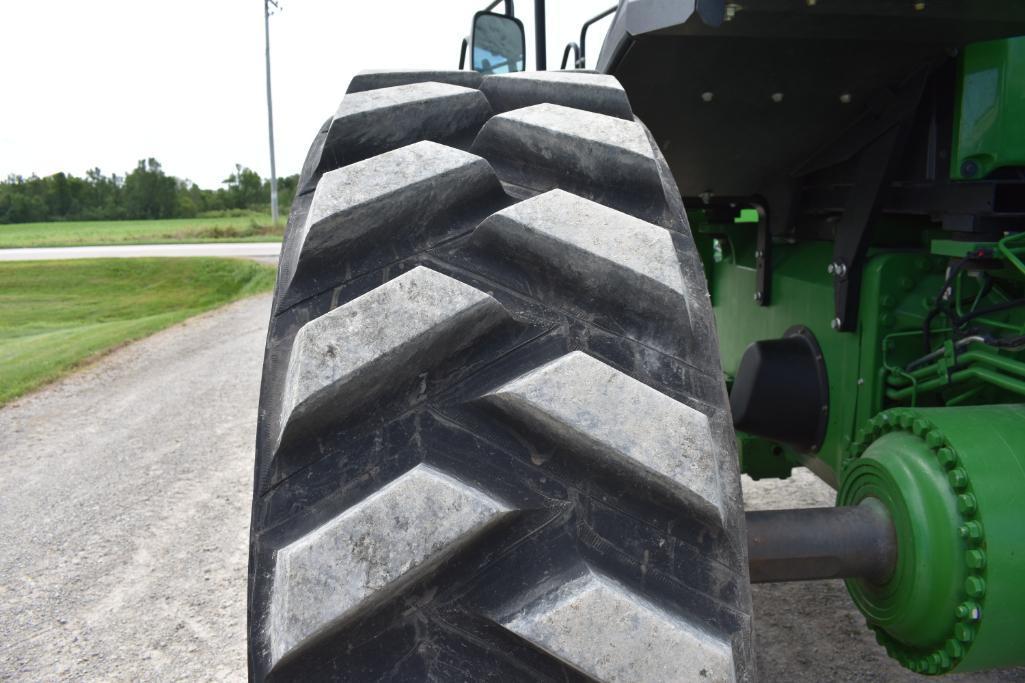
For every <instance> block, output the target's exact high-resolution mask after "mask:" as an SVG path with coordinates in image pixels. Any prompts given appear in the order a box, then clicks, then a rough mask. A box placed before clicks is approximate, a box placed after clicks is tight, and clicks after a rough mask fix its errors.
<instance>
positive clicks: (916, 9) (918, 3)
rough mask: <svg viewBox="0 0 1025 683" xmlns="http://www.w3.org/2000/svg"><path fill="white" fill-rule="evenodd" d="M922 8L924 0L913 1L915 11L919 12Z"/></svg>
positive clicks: (923, 7)
mask: <svg viewBox="0 0 1025 683" xmlns="http://www.w3.org/2000/svg"><path fill="white" fill-rule="evenodd" d="M924 9H925V3H924V2H916V3H915V11H916V12H921V11H922V10H924Z"/></svg>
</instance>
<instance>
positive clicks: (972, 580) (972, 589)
mask: <svg viewBox="0 0 1025 683" xmlns="http://www.w3.org/2000/svg"><path fill="white" fill-rule="evenodd" d="M964 590H965V593H968V595H970V596H971V597H973V598H981V597H982V596H983V595H985V594H986V581H985V580H984V579H983V578H982V577H981V576H969V577H968V578H967V579H965V580H964Z"/></svg>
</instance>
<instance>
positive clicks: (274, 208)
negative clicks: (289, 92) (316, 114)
mask: <svg viewBox="0 0 1025 683" xmlns="http://www.w3.org/2000/svg"><path fill="white" fill-rule="evenodd" d="M271 5H274V8H275V9H281V8H280V7H278V3H277V2H276V0H263V32H264V37H265V38H266V41H267V52H266V54H267V132H268V136H269V137H270V215H271V220H272V221H273V223H274V225H277V224H278V174H277V171H276V170H275V168H274V108H273V107H272V106H271V96H270V13H271V9H270V6H271Z"/></svg>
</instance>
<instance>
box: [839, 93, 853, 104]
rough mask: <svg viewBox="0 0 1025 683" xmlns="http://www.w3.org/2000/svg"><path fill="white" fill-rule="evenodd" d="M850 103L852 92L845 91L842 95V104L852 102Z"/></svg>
mask: <svg viewBox="0 0 1025 683" xmlns="http://www.w3.org/2000/svg"><path fill="white" fill-rule="evenodd" d="M850 103H851V94H850V93H849V92H845V93H844V94H842V95H840V104H850Z"/></svg>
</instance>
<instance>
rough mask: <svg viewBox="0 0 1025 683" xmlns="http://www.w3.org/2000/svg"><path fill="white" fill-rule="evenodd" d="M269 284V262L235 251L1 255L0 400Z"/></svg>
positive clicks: (270, 275)
mask: <svg viewBox="0 0 1025 683" xmlns="http://www.w3.org/2000/svg"><path fill="white" fill-rule="evenodd" d="M273 284H274V269H273V268H271V267H269V266H264V265H261V264H258V263H254V262H252V261H242V260H236V259H215V258H188V259H173V258H171V259H95V260H92V259H90V260H82V261H25V262H12V263H0V405H2V404H4V403H6V402H7V401H10V400H11V399H14V398H16V397H18V396H21V395H22V394H24V393H25V392H27V391H30V390H31V389H34V388H36V387H38V386H40V385H42V384H44V383H46V382H50V381H52V380H54V379H56V378H58V377H60V376H61V375H64V374H66V373H67V372H69V371H70V370H72V369H74V368H75V367H76V366H78V365H81V364H82V363H83V362H86V361H88V360H90V359H92V358H95V357H97V356H99V355H100V354H102V353H104V352H106V351H110V350H111V349H113V348H115V347H117V346H119V345H121V344H124V343H125V342H129V341H132V340H135V339H139V338H141V337H145V336H146V335H149V334H152V333H153V332H156V331H157V330H161V329H163V328H165V327H168V326H170V325H173V324H174V323H177V322H179V321H181V320H184V319H185V318H188V317H189V316H193V315H196V314H197V313H201V312H203V311H208V310H210V309H212V308H215V307H217V306H220V305H221V304H224V303H227V302H229V301H234V300H236V299H240V298H242V297H245V296H248V295H250V294H256V293H258V292H262V291H266V290H268V289H270V288H271V287H272V286H273Z"/></svg>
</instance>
